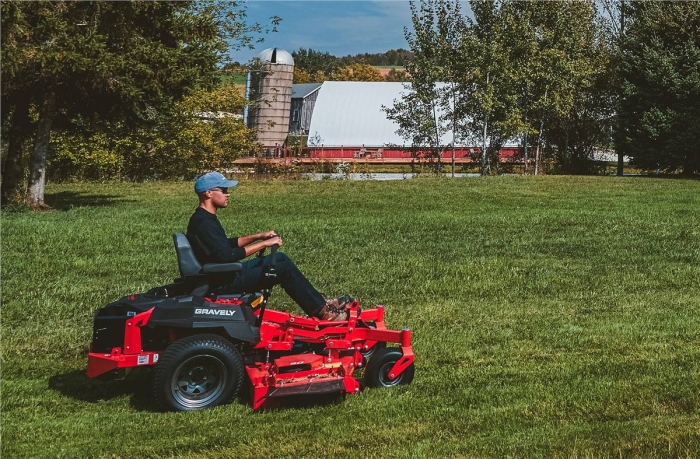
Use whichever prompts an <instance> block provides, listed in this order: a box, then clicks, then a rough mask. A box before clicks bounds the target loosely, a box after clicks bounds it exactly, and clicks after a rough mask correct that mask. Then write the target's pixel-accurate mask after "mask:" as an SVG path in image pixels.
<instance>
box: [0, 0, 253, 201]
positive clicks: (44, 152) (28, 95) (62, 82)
mask: <svg viewBox="0 0 700 459" xmlns="http://www.w3.org/2000/svg"><path fill="white" fill-rule="evenodd" d="M1 8H2V9H1V12H2V33H3V36H2V39H3V47H2V62H3V66H2V98H3V107H2V108H3V116H2V118H3V122H5V121H7V120H10V121H11V123H12V125H11V128H10V130H11V131H12V132H16V133H17V135H18V137H17V139H18V141H17V143H21V141H24V140H25V139H28V138H31V137H33V139H34V146H33V151H32V159H31V166H30V173H29V183H28V186H27V193H26V202H27V204H28V205H29V206H30V207H33V208H41V207H43V206H44V183H45V179H46V162H47V156H48V151H49V142H50V135H51V131H52V127H53V126H54V124H55V123H56V122H58V123H64V124H70V123H71V122H72V120H75V119H76V117H78V118H80V117H83V118H91V119H101V120H123V121H124V122H125V123H127V124H128V125H134V126H135V125H139V124H143V123H149V122H153V121H154V118H155V117H156V116H155V115H156V114H158V113H160V112H163V111H166V110H167V109H168V108H169V107H171V106H172V103H173V102H174V101H176V100H179V99H181V98H182V97H183V96H184V95H185V94H186V93H187V91H189V90H192V89H197V88H200V87H202V88H206V87H212V86H213V84H214V82H215V78H214V76H215V72H216V65H217V63H218V62H220V61H221V60H222V58H223V56H224V53H225V52H226V50H227V49H228V47H229V44H230V43H229V40H233V42H234V43H235V44H236V45H238V46H249V45H251V37H250V33H251V32H253V31H255V30H257V27H259V26H257V25H256V26H254V27H252V28H251V27H247V26H246V25H245V22H244V13H243V11H244V10H242V9H241V8H240V7H239V4H238V3H236V2H231V3H224V2H217V3H195V2H128V3H127V2H3V3H2V5H1ZM31 110H36V113H37V118H38V119H37V122H36V123H35V124H32V123H31V122H30V121H29V120H27V119H26V115H25V114H28V113H30V111H31ZM32 129H33V132H34V133H33V136H32ZM12 142H13V140H11V141H10V144H12ZM15 145H16V144H15ZM19 154H21V149H20V148H17V147H15V146H11V145H8V155H7V158H6V161H5V162H6V163H9V164H11V165H12V164H15V165H16V164H19V163H21V158H19V157H18V155H19ZM16 172H17V167H16V166H13V167H12V168H7V169H4V170H3V189H2V197H3V203H6V202H8V200H9V199H11V197H12V195H13V194H15V193H16V189H14V187H11V186H10V185H14V186H19V184H20V183H19V181H18V180H17V179H16V177H17V176H16V175H15V178H14V179H13V178H12V177H10V176H9V175H7V174H16ZM13 182H15V183H13Z"/></svg>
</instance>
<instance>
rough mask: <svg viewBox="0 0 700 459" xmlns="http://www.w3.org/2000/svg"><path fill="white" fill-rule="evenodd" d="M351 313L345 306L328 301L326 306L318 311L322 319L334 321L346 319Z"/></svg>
mask: <svg viewBox="0 0 700 459" xmlns="http://www.w3.org/2000/svg"><path fill="white" fill-rule="evenodd" d="M349 315H350V314H349V313H348V311H347V310H346V309H345V308H342V309H341V308H338V307H335V306H333V305H332V304H330V303H326V305H325V306H323V308H322V309H321V310H320V311H319V312H318V317H319V319H321V320H332V321H345V320H348V316H349Z"/></svg>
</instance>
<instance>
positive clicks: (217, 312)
mask: <svg viewBox="0 0 700 459" xmlns="http://www.w3.org/2000/svg"><path fill="white" fill-rule="evenodd" d="M194 313H195V314H206V315H209V316H232V315H234V314H235V313H236V311H234V310H231V309H204V308H196V309H195V310H194Z"/></svg>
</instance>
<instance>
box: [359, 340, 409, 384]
mask: <svg viewBox="0 0 700 459" xmlns="http://www.w3.org/2000/svg"><path fill="white" fill-rule="evenodd" d="M402 357H403V352H401V349H399V348H396V347H387V348H383V349H377V350H376V352H374V355H373V356H372V358H371V359H369V363H367V368H365V384H367V386H368V387H392V386H400V385H404V384H410V383H411V381H413V375H414V374H415V367H414V366H413V364H411V365H409V367H408V368H406V369H405V370H404V371H403V372H401V374H400V375H398V376H397V377H395V378H394V379H391V378H390V377H389V371H391V369H392V368H393V366H394V365H395V364H396V362H398V361H399V360H401V358H402Z"/></svg>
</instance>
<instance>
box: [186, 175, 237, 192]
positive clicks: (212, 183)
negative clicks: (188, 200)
mask: <svg viewBox="0 0 700 459" xmlns="http://www.w3.org/2000/svg"><path fill="white" fill-rule="evenodd" d="M236 185H238V180H229V179H227V178H226V177H224V176H223V175H222V174H221V173H219V172H207V173H206V174H204V175H200V176H199V177H197V180H195V181H194V192H195V193H197V194H199V193H204V192H205V191H207V190H211V189H212V188H217V187H218V188H231V187H234V186H236Z"/></svg>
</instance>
